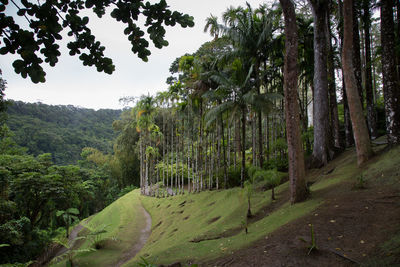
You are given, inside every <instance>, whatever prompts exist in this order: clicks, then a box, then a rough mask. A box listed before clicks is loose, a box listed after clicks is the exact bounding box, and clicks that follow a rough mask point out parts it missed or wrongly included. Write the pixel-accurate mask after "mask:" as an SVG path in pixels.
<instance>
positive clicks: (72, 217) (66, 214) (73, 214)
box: [56, 208, 79, 238]
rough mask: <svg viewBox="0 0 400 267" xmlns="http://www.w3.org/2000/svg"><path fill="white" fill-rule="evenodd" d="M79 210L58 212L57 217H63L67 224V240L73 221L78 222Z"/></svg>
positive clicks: (70, 209) (72, 209) (71, 209)
mask: <svg viewBox="0 0 400 267" xmlns="http://www.w3.org/2000/svg"><path fill="white" fill-rule="evenodd" d="M77 215H79V210H78V209H76V208H69V209H67V210H58V211H57V212H56V216H57V217H62V218H63V220H64V223H65V230H66V231H67V236H66V237H67V238H68V237H69V227H70V226H71V224H72V223H73V221H74V222H75V221H78V220H79V218H78V216H77Z"/></svg>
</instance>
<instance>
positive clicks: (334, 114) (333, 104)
mask: <svg viewBox="0 0 400 267" xmlns="http://www.w3.org/2000/svg"><path fill="white" fill-rule="evenodd" d="M329 2H330V1H329ZM329 5H330V3H329V4H328V6H329ZM329 11H330V10H329V8H327V10H326V13H327V15H326V23H325V26H326V41H327V42H326V44H327V49H328V63H327V67H328V92H329V111H330V112H329V113H330V125H331V126H330V128H331V129H332V133H333V138H334V146H335V147H336V148H340V147H341V145H340V134H339V114H338V106H337V101H336V83H335V66H334V51H333V47H332V38H331V25H330V13H329Z"/></svg>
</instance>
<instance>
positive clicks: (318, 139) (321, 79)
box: [309, 0, 333, 168]
mask: <svg viewBox="0 0 400 267" xmlns="http://www.w3.org/2000/svg"><path fill="white" fill-rule="evenodd" d="M309 2H310V3H311V6H312V11H313V17H314V102H313V109H314V149H313V154H312V165H313V167H317V168H319V167H322V166H325V165H326V164H327V163H328V160H330V159H331V158H332V157H333V150H332V148H331V145H330V140H331V136H330V133H329V119H328V118H329V102H328V73H327V49H326V28H327V27H326V10H325V9H326V1H324V0H309Z"/></svg>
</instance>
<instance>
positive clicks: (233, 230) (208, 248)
mask: <svg viewBox="0 0 400 267" xmlns="http://www.w3.org/2000/svg"><path fill="white" fill-rule="evenodd" d="M287 189H288V183H285V184H283V185H281V186H279V187H277V188H276V193H277V197H278V198H279V197H281V196H280V193H281V192H282V191H284V190H287ZM241 191H242V189H240V188H234V189H230V190H224V191H206V192H201V193H198V194H190V195H184V196H176V197H173V198H167V199H156V198H151V197H141V199H142V202H143V204H144V206H145V208H146V210H148V211H149V213H150V214H151V215H152V234H151V236H150V238H149V240H148V242H147V243H146V245H145V246H144V247H143V249H142V250H141V251H140V253H138V254H137V255H136V257H135V258H134V259H132V260H131V261H130V262H129V263H128V264H127V265H126V266H136V264H137V263H138V262H141V260H140V257H144V258H146V260H147V261H148V262H151V263H157V264H171V263H174V262H178V261H179V262H186V263H189V262H199V261H204V260H208V259H212V258H217V257H220V256H223V255H226V254H229V253H234V251H235V250H238V249H240V248H243V247H244V246H248V245H250V244H251V243H252V242H254V241H256V240H258V239H260V238H264V237H265V236H266V235H268V234H269V233H271V232H273V231H274V230H276V229H277V228H279V227H280V226H282V225H284V224H286V223H288V222H290V221H292V220H294V219H296V218H299V217H301V216H303V215H304V214H307V213H309V212H311V211H312V210H314V209H315V208H316V207H317V206H318V205H320V204H321V200H318V199H313V200H310V201H307V202H304V203H300V204H296V205H294V206H291V205H289V203H285V204H284V205H283V207H282V208H281V209H279V210H277V211H275V212H273V213H271V214H270V215H269V216H267V217H264V218H262V219H261V220H258V221H256V222H254V223H252V224H249V226H248V230H249V233H248V234H245V232H244V228H243V222H244V221H245V220H246V213H247V202H246V201H247V200H246V197H245V195H243V194H242V192H241ZM270 194H271V191H270V190H268V191H266V192H260V191H259V192H255V193H254V196H253V197H252V203H253V204H252V213H253V214H255V213H257V212H258V211H259V210H260V209H261V208H263V207H265V206H267V205H269V204H270V203H271V195H270ZM184 202H185V203H184ZM182 203H184V204H182ZM227 233H230V234H227ZM230 235H232V236H230ZM222 236H225V237H222ZM209 239H211V240H209ZM194 240H196V241H200V240H203V241H200V242H193V241H194Z"/></svg>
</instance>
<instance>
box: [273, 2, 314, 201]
mask: <svg viewBox="0 0 400 267" xmlns="http://www.w3.org/2000/svg"><path fill="white" fill-rule="evenodd" d="M280 3H281V5H282V8H283V14H284V17H285V36H286V44H285V47H286V54H285V66H284V90H285V110H286V135H287V142H288V154H289V155H288V156H289V180H290V192H291V193H290V201H291V203H292V204H294V203H296V202H299V201H303V200H304V199H305V198H306V197H307V192H308V191H307V187H306V182H305V167H304V152H303V146H302V142H301V131H300V115H299V106H298V102H297V80H298V67H297V53H298V35H297V25H296V14H295V9H294V5H293V3H292V2H291V1H290V0H280ZM272 192H273V195H272V197H273V198H274V191H272Z"/></svg>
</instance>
